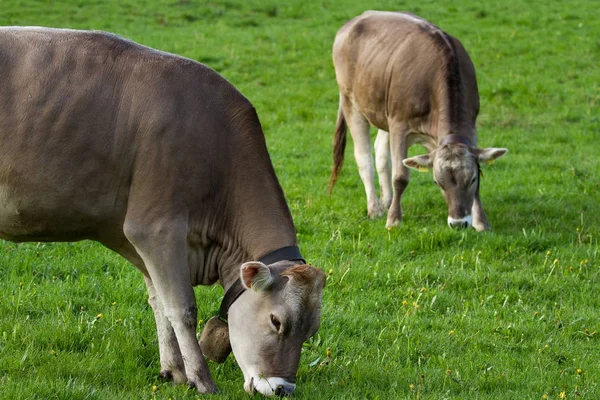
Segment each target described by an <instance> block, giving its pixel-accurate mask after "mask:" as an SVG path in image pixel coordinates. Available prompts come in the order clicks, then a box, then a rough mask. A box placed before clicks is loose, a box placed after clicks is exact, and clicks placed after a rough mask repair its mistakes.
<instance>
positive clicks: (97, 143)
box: [0, 27, 325, 395]
mask: <svg viewBox="0 0 600 400" xmlns="http://www.w3.org/2000/svg"><path fill="white" fill-rule="evenodd" d="M0 237H2V238H3V239H7V240H11V241H74V240H81V239H92V240H96V241H98V242H100V243H102V244H104V245H105V246H106V247H108V248H110V249H112V250H114V251H116V252H117V253H119V254H121V255H122V256H123V257H125V258H126V259H127V260H129V261H130V262H131V263H132V264H134V265H135V266H136V267H137V268H138V269H139V270H140V271H141V272H142V273H143V275H144V278H145V281H146V285H147V288H148V294H149V302H150V304H151V306H152V308H153V310H154V314H155V319H156V325H157V330H158V342H159V351H160V363H161V369H162V371H161V375H162V376H163V377H165V378H168V379H172V380H173V381H175V382H188V383H189V384H190V385H192V386H195V387H196V388H197V389H198V390H199V391H200V392H206V393H209V392H215V391H216V386H215V384H214V382H213V380H212V378H211V376H210V372H209V370H208V366H207V364H206V361H205V360H204V357H203V356H202V353H201V350H200V347H199V344H198V341H197V338H196V322H197V311H196V310H197V307H196V299H195V297H194V291H193V286H194V285H200V284H201V285H210V284H213V283H215V282H216V281H219V282H220V283H221V284H222V285H223V287H224V288H225V290H226V291H227V294H226V296H225V297H226V299H227V302H224V307H222V311H223V313H222V314H224V316H225V317H227V316H228V320H229V326H228V327H229V332H228V333H229V336H230V338H231V346H232V348H233V352H234V355H235V357H236V359H237V361H238V364H239V365H240V367H241V369H242V371H243V373H244V378H245V383H244V388H245V389H246V390H247V391H248V392H254V391H259V392H261V393H263V394H265V395H274V394H275V395H285V394H289V393H291V392H292V391H293V390H294V389H295V387H296V385H295V380H296V372H297V368H298V362H299V359H300V351H301V348H302V342H304V341H305V340H306V339H308V338H309V337H310V336H311V335H312V334H314V333H315V331H316V330H317V329H318V328H319V323H320V310H321V294H322V289H323V286H324V282H325V278H324V274H323V273H322V272H321V271H320V270H318V269H316V268H314V267H311V266H307V265H304V261H303V260H302V257H301V256H300V253H299V252H298V249H297V247H296V231H295V228H294V224H293V221H292V216H291V214H290V211H289V209H288V206H287V204H286V201H285V198H284V195H283V191H282V189H281V186H280V185H279V182H278V180H277V177H276V176H275V172H274V170H273V166H272V164H271V160H270V158H269V154H268V152H267V148H266V145H265V139H264V135H263V132H262V128H261V126H260V122H259V120H258V117H257V115H256V112H255V110H254V108H253V107H252V105H251V103H250V102H249V101H248V100H247V99H246V98H245V97H244V96H242V95H241V94H240V93H239V92H238V91H237V90H236V89H235V88H234V87H233V86H232V85H231V84H230V83H229V82H227V81H226V80H225V79H223V78H222V77H221V76H219V75H218V74H217V73H216V72H214V71H213V70H211V69H209V68H208V67H206V66H204V65H202V64H200V63H197V62H195V61H192V60H189V59H186V58H183V57H179V56H176V55H172V54H168V53H164V52H160V51H157V50H153V49H150V48H147V47H144V46H141V45H138V44H135V43H133V42H131V41H128V40H124V39H121V38H118V37H116V36H114V35H111V34H107V33H102V32H85V31H73V30H62V29H46V28H15V27H6V28H0ZM253 260H260V261H253ZM245 261H246V262H245ZM248 288H252V290H246V289H248ZM225 303H226V304H225ZM225 333H227V332H225ZM227 344H228V343H227ZM226 354H227V353H225V355H226Z"/></svg>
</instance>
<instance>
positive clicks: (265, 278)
mask: <svg viewBox="0 0 600 400" xmlns="http://www.w3.org/2000/svg"><path fill="white" fill-rule="evenodd" d="M240 278H241V280H242V284H243V285H244V287H245V288H246V289H252V290H254V291H255V292H258V291H263V290H266V289H268V288H269V287H270V286H271V283H273V275H272V274H271V270H270V269H269V267H267V266H266V265H265V264H263V263H261V262H259V261H250V262H247V263H244V264H242V267H241V269H240Z"/></svg>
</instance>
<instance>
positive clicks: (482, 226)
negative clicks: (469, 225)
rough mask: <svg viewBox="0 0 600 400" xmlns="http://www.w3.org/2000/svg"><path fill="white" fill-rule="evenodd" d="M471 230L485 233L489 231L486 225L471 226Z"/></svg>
mask: <svg viewBox="0 0 600 400" xmlns="http://www.w3.org/2000/svg"><path fill="white" fill-rule="evenodd" d="M473 228H475V230H476V231H477V232H485V231H489V230H490V226H489V225H487V224H473Z"/></svg>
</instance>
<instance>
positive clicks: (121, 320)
mask: <svg viewBox="0 0 600 400" xmlns="http://www.w3.org/2000/svg"><path fill="white" fill-rule="evenodd" d="M365 9H382V10H383V9H387V10H403V11H410V12H413V13H415V14H418V15H420V16H422V17H424V18H426V19H428V20H430V21H432V22H434V23H436V24H437V25H438V26H440V27H442V28H443V29H445V30H446V31H447V32H449V33H451V34H453V35H455V36H457V37H458V38H460V39H461V41H462V42H463V44H464V45H465V47H466V48H467V50H468V51H469V53H470V55H471V57H472V59H473V62H474V64H475V67H476V69H477V73H478V83H479V89H480V95H481V114H480V117H479V119H478V130H479V143H480V145H481V146H495V147H507V148H509V153H508V154H507V155H506V156H505V157H503V158H502V159H500V160H498V161H497V162H496V163H495V164H494V165H490V166H485V167H484V172H485V177H484V178H483V180H482V183H481V185H482V201H483V204H484V207H485V209H486V211H487V214H488V218H489V220H490V223H491V225H492V228H493V230H492V231H491V232H487V233H483V234H478V233H476V232H475V231H452V230H450V229H449V228H448V227H447V226H446V223H445V221H446V216H447V210H446V205H445V203H444V201H443V198H442V196H441V195H440V194H439V190H438V189H437V187H436V186H435V185H434V184H433V182H432V179H431V175H430V174H426V173H421V174H418V173H413V175H412V180H411V183H410V185H409V187H408V189H407V191H406V193H405V196H404V202H403V206H404V213H405V215H404V220H403V223H402V226H401V227H400V228H398V229H395V230H392V231H390V232H388V231H387V230H386V229H385V219H378V220H375V221H371V220H369V219H368V218H367V217H366V201H365V197H364V191H363V187H362V184H361V182H360V179H359V177H358V173H357V170H356V167H355V164H354V160H353V157H352V144H351V141H350V142H349V146H348V147H349V148H347V149H346V163H345V166H344V169H343V172H342V175H341V177H340V179H339V181H338V184H337V186H336V188H335V191H334V193H333V195H332V196H329V195H328V194H327V191H326V186H327V182H328V179H329V172H330V167H331V142H332V136H333V129H334V125H335V117H336V112H337V104H338V93H337V86H336V84H335V77H334V72H333V67H332V63H331V45H332V43H333V38H334V35H335V32H336V31H337V29H338V28H339V27H340V26H341V25H342V24H343V23H344V22H345V21H346V20H348V19H350V18H351V17H353V16H355V15H358V14H359V13H361V12H362V11H364V10H365ZM0 24H1V25H43V26H54V27H70V28H81V29H101V30H108V31H111V32H114V33H117V34H120V35H122V36H125V37H128V38H131V39H133V40H135V41H138V42H140V43H143V44H145V45H148V46H151V47H155V48H159V49H161V50H165V51H169V52H173V53H177V54H180V55H183V56H187V57H190V58H193V59H195V60H198V61H201V62H203V63H205V64H207V65H209V66H211V67H212V68H214V69H215V70H217V71H218V72H219V73H221V74H222V75H223V76H225V77H226V78H227V79H228V80H229V81H231V82H232V83H233V84H234V85H235V86H236V87H238V88H239V89H240V90H241V91H242V92H243V93H244V94H245V95H246V96H247V97H248V98H249V99H250V100H251V101H252V102H253V103H254V105H255V107H256V109H257V111H258V114H259V117H260V118H261V122H262V124H263V128H264V130H265V135H266V137H267V143H268V147H269V151H270V155H271V158H272V160H273V163H274V165H275V169H276V171H277V174H278V176H279V179H280V182H281V184H282V186H283V188H284V191H285V193H286V197H287V200H288V204H289V205H290V208H291V211H292V214H293V216H294V219H295V223H296V227H297V230H298V238H299V243H300V247H301V249H302V252H303V254H304V255H305V257H306V258H307V259H308V260H309V261H310V262H311V263H312V264H314V265H317V266H319V267H321V268H322V269H323V270H324V271H325V272H326V273H327V274H328V284H327V287H326V289H325V293H324V299H323V301H324V310H323V322H322V326H321V329H320V331H319V332H318V334H317V335H316V336H315V337H314V338H313V339H312V340H310V341H309V342H307V343H306V344H305V347H304V351H303V355H302V360H301V365H300V369H299V374H298V390H297V392H296V393H295V394H294V397H295V398H298V399H436V400H438V399H511V400H514V399H545V398H548V399H590V400H591V399H599V398H600V334H599V333H598V332H599V331H600V254H599V242H598V240H599V237H600V228H599V227H600V194H599V190H600V187H599V185H600V157H599V155H600V67H599V66H600V13H599V12H598V2H597V1H584V0H570V1H566V0H564V1H558V0H557V1H547V0H528V1H525V0H514V1H496V2H481V1H475V0H464V1H458V0H457V1H429V0H427V1H402V0H399V1H370V0H362V1H359V0H346V1H339V2H326V1H312V0H311V1H300V0H291V1H286V2H282V1H278V0H261V1H244V0H229V1H223V2H220V1H215V2H211V1H200V0H179V1H178V0H156V1H152V0H145V1H137V0H136V1H134V0H121V1H115V0H102V1H100V0H90V1H84V0H70V1H56V2H47V1H45V0H38V1H33V0H28V1H18V0H3V1H2V4H1V6H0ZM0 118H2V116H0ZM420 152H423V149H422V148H413V149H412V151H411V155H414V154H418V153H420ZM0 293H1V295H0V398H1V399H52V398H55V399H139V398H142V399H169V398H171V399H196V398H198V397H199V396H198V395H197V394H196V393H195V392H193V391H189V390H187V388H186V387H184V386H173V385H170V384H167V383H162V382H161V381H160V380H159V379H158V372H159V369H160V366H159V357H158V346H157V343H156V332H155V326H154V318H153V316H152V312H151V310H150V308H149V306H148V305H147V303H146V292H145V287H144V284H143V279H142V277H141V274H140V273H139V272H137V271H136V270H135V269H134V268H133V267H132V266H131V265H129V264H127V263H126V262H125V261H124V260H123V259H121V258H120V257H119V256H117V255H116V254H114V253H111V252H110V251H108V250H106V249H104V248H103V247H101V246H100V245H98V244H95V243H92V242H81V243H62V244H55V243H45V244H41V243H29V244H19V245H15V244H12V243H8V242H2V243H0ZM196 294H197V298H198V299H199V304H198V306H199V318H200V319H203V320H204V321H205V320H206V319H207V318H208V317H210V316H211V315H212V314H213V312H214V311H215V310H216V309H217V307H218V304H219V301H220V297H221V296H222V289H221V288H220V287H218V286H214V287H199V288H197V289H196ZM202 326H203V323H202V322H200V324H199V328H202ZM210 368H211V371H212V374H213V377H214V379H215V381H216V383H217V385H218V387H219V388H220V390H221V392H220V394H218V395H215V396H214V397H213V398H215V399H237V398H248V397H251V396H249V395H246V394H245V393H244V392H243V389H242V384H243V378H242V374H241V371H240V370H239V368H238V367H237V365H236V364H235V360H234V359H233V357H230V358H229V359H228V361H227V362H226V363H225V364H222V365H217V364H214V363H210Z"/></svg>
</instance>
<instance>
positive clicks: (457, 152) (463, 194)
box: [402, 143, 508, 228]
mask: <svg viewBox="0 0 600 400" xmlns="http://www.w3.org/2000/svg"><path fill="white" fill-rule="evenodd" d="M507 151H508V150H507V149H504V148H493V147H489V148H486V149H478V148H475V147H469V146H467V145H465V144H462V143H453V144H447V145H444V146H441V147H439V148H437V149H436V150H434V151H432V152H431V153H429V154H426V155H421V156H415V157H411V158H407V159H405V160H403V161H402V163H403V164H404V165H405V166H407V167H410V168H414V169H418V170H423V169H428V168H433V180H434V182H435V183H436V185H438V186H439V188H440V189H441V191H442V195H443V196H444V199H445V200H446V204H448V225H449V226H450V227H451V228H467V227H470V226H472V225H473V217H472V212H471V210H472V208H473V203H474V201H476V200H477V201H478V199H479V178H480V166H479V164H480V163H482V162H488V161H493V160H495V159H496V158H499V157H501V156H503V155H504V154H506V152H507Z"/></svg>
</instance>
